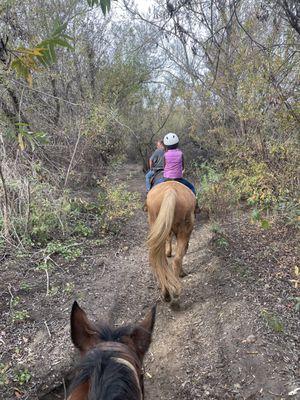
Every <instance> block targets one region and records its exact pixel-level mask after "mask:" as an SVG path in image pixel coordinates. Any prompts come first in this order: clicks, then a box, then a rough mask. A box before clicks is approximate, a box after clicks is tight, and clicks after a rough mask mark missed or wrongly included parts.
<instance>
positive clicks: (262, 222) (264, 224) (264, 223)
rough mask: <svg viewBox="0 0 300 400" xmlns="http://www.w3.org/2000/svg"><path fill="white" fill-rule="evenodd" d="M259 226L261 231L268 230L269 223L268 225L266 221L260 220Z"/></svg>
mask: <svg viewBox="0 0 300 400" xmlns="http://www.w3.org/2000/svg"><path fill="white" fill-rule="evenodd" d="M260 226H261V227H262V228H263V229H269V228H270V223H269V221H268V220H266V219H262V220H261V221H260Z"/></svg>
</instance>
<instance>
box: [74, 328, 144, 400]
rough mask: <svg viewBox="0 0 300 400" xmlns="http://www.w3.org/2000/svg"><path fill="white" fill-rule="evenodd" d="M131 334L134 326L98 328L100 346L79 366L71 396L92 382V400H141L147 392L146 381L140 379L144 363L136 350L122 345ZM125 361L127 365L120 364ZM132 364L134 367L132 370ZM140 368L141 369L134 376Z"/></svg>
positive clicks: (90, 388)
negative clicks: (143, 393) (81, 386)
mask: <svg viewBox="0 0 300 400" xmlns="http://www.w3.org/2000/svg"><path fill="white" fill-rule="evenodd" d="M131 332H132V326H126V327H120V328H117V329H111V328H110V327H109V326H107V325H98V326H97V335H98V336H99V345H98V347H95V348H93V349H91V350H90V351H88V352H87V354H86V355H85V356H84V358H83V359H82V361H81V362H80V364H79V365H78V368H77V370H78V373H77V375H76V377H75V379H74V380H73V382H72V385H71V387H70V392H69V393H70V394H71V393H72V391H74V390H75V389H76V388H78V387H79V386H80V385H84V384H86V383H87V382H88V383H89V385H88V386H87V387H89V393H88V394H87V393H86V396H87V395H88V397H86V398H87V399H88V400H133V399H137V400H140V399H141V398H142V392H143V389H142V386H143V382H142V380H141V381H140V380H139V378H138V379H137V377H138V376H139V375H140V374H141V365H140V361H139V359H138V357H137V355H136V354H134V353H133V350H132V349H130V348H129V347H128V346H127V345H126V344H125V343H122V338H123V337H125V336H129V335H130V333H131ZM121 359H125V360H126V362H125V363H121V362H118V360H121ZM129 360H130V361H129ZM128 363H130V364H132V368H128V365H127V364H128ZM136 366H138V369H137V371H136V373H134V370H133V369H136ZM139 369H140V370H139Z"/></svg>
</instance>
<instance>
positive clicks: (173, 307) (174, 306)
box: [170, 299, 180, 311]
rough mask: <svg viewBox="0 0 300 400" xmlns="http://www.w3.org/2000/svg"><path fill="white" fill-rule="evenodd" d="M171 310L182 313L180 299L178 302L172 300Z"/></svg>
mask: <svg viewBox="0 0 300 400" xmlns="http://www.w3.org/2000/svg"><path fill="white" fill-rule="evenodd" d="M170 308H171V310H173V311H180V303H179V299H176V300H174V299H173V300H172V301H171V303H170Z"/></svg>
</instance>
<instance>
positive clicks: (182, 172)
mask: <svg viewBox="0 0 300 400" xmlns="http://www.w3.org/2000/svg"><path fill="white" fill-rule="evenodd" d="M182 173H184V157H183V154H182Z"/></svg>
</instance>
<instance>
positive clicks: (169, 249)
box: [166, 232, 173, 257]
mask: <svg viewBox="0 0 300 400" xmlns="http://www.w3.org/2000/svg"><path fill="white" fill-rule="evenodd" d="M172 236H173V234H172V232H171V233H170V235H169V236H168V239H167V241H166V256H167V257H172Z"/></svg>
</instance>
